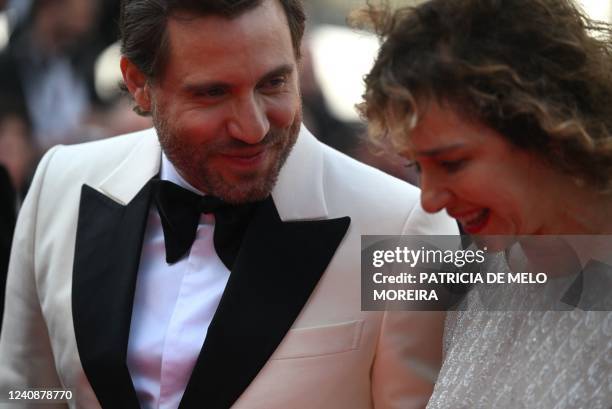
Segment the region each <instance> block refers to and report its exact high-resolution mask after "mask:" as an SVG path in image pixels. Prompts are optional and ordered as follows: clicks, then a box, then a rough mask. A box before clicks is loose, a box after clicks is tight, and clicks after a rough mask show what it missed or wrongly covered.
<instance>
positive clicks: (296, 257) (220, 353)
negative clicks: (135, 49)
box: [179, 198, 350, 409]
mask: <svg viewBox="0 0 612 409" xmlns="http://www.w3.org/2000/svg"><path fill="white" fill-rule="evenodd" d="M349 224H350V219H349V218H348V217H343V218H340V219H333V220H318V221H292V222H283V221H281V219H280V217H279V214H278V212H277V210H276V207H275V205H274V202H273V200H272V199H271V198H270V199H268V200H266V201H265V202H263V203H262V204H261V205H260V206H259V207H258V209H257V210H256V211H255V215H254V217H253V220H252V221H251V223H250V225H249V227H248V229H247V232H246V234H245V237H244V240H243V245H242V247H241V250H240V252H239V254H238V257H237V259H236V264H235V265H234V269H233V271H232V273H231V276H230V279H229V281H228V284H227V287H226V289H225V292H224V293H223V297H222V298H221V302H220V304H219V307H218V309H217V311H216V313H215V316H214V318H213V320H212V323H211V325H210V327H209V329H208V333H207V336H206V340H205V342H204V346H203V347H202V351H201V353H200V356H199V357H198V360H197V363H196V365H195V368H194V370H193V373H192V376H191V379H190V381H189V384H188V385H187V388H186V390H185V394H184V395H183V399H182V401H181V405H180V406H179V407H180V408H181V409H188V408H202V407H205V408H209V409H222V408H229V407H230V406H231V405H232V404H233V403H234V402H235V401H236V400H237V399H238V397H239V396H240V395H241V394H242V392H243V391H244V390H245V389H246V388H247V386H248V385H249V384H250V383H251V381H252V380H253V378H255V376H256V375H257V373H258V372H259V371H260V369H261V368H262V367H263V366H264V364H265V363H266V361H267V360H268V359H269V358H270V356H271V355H272V353H273V352H274V350H275V349H276V347H277V346H278V344H279V343H280V342H281V340H282V339H283V337H284V336H285V333H286V332H287V331H288V330H289V328H291V326H292V324H293V322H294V321H295V319H296V318H297V316H298V314H299V313H300V311H301V310H302V308H303V307H304V305H305V304H306V302H307V300H308V298H309V297H310V294H311V293H312V291H313V290H314V288H315V286H316V285H317V283H318V281H319V279H320V277H321V275H322V274H323V272H324V271H325V269H326V267H327V265H328V264H329V262H330V261H331V258H332V256H333V255H334V253H335V251H336V248H337V247H338V245H339V244H340V242H341V241H342V238H343V237H344V235H345V233H346V231H347V229H348V226H349Z"/></svg>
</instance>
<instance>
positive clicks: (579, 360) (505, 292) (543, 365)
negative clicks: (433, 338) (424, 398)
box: [427, 286, 612, 409]
mask: <svg viewBox="0 0 612 409" xmlns="http://www.w3.org/2000/svg"><path fill="white" fill-rule="evenodd" d="M517 289H518V290H517ZM478 290H479V289H478V287H476V288H474V289H473V290H472V291H470V293H468V296H467V297H466V299H465V300H464V303H465V305H463V309H465V310H464V311H451V312H449V313H448V315H447V320H446V325H445V336H444V352H445V354H444V356H445V357H444V364H443V366H442V369H441V372H440V374H439V376H438V381H437V383H436V386H435V389H434V393H433V395H432V398H431V400H430V402H429V404H428V406H427V409H463V408H465V409H468V408H469V409H479V408H483V409H484V408H487V409H491V408H495V409H522V408H529V409H578V408H581V409H582V408H584V409H611V408H612V370H611V369H612V313H611V312H609V311H582V310H580V309H573V310H570V311H537V310H532V311H485V310H484V309H486V308H482V305H481V302H482V300H483V297H482V291H480V294H479V291H478ZM490 291H491V290H490V289H489V290H486V292H485V297H484V298H485V299H486V298H490V297H491V296H493V295H495V296H499V297H506V298H505V299H506V300H507V301H508V302H509V303H510V304H513V303H514V304H515V305H519V304H520V305H522V306H525V305H526V304H529V303H532V304H534V305H536V304H537V303H538V299H537V298H536V296H535V294H536V293H535V292H530V291H529V288H519V287H518V286H514V287H508V286H505V287H504V286H500V287H499V288H497V289H495V290H493V291H494V292H497V294H492V293H491V292H490Z"/></svg>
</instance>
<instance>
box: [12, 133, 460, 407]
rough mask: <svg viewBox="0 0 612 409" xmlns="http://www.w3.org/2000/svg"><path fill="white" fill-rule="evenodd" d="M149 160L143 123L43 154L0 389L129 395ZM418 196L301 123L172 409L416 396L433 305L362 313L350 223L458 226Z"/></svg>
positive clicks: (126, 402)
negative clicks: (413, 309)
mask: <svg viewBox="0 0 612 409" xmlns="http://www.w3.org/2000/svg"><path fill="white" fill-rule="evenodd" d="M160 157H161V150H160V146H159V143H158V141H157V137H156V134H155V131H154V130H146V131H142V132H139V133H134V134H129V135H124V136H119V137H115V138H111V139H108V140H103V141H99V142H93V143H87V144H82V145H75V146H65V147H64V146H62V147H56V148H54V149H52V150H51V151H49V152H48V153H47V154H46V155H45V157H44V158H43V159H42V161H41V163H40V165H39V167H38V170H37V172H36V176H35V178H34V181H33V183H32V186H31V189H30V192H29V194H28V197H27V199H26V200H25V202H24V205H23V208H22V210H21V213H20V215H19V220H18V223H17V229H16V235H15V239H14V246H13V250H12V255H11V262H10V268H9V278H8V283H7V297H6V299H7V304H6V311H5V316H4V327H3V329H2V337H1V339H0V393H2V394H3V396H6V394H7V392H8V391H9V390H17V389H23V388H26V387H27V388H41V389H49V388H70V389H71V390H72V391H73V393H74V399H72V400H71V401H70V402H69V406H70V407H71V408H100V407H104V408H112V409H115V408H137V407H138V401H137V399H136V394H135V392H134V388H133V385H132V382H131V379H130V376H129V372H128V370H127V366H126V363H125V362H126V361H125V356H126V349H127V340H128V335H129V326H130V319H131V308H132V299H133V292H134V285H135V279H136V272H137V270H138V263H139V257H140V248H141V245H142V237H143V233H144V226H145V219H146V213H147V212H148V209H149V198H150V194H149V183H148V181H149V180H150V179H151V178H153V177H154V176H155V175H156V174H157V173H158V171H159V166H160ZM418 196H419V192H418V189H416V188H414V187H412V186H410V185H408V184H406V183H403V182H401V181H399V180H397V179H394V178H392V177H390V176H387V175H384V174H383V173H381V172H379V171H377V170H375V169H373V168H370V167H368V166H365V165H363V164H360V163H358V162H356V161H354V160H352V159H350V158H348V157H347V156H345V155H343V154H341V153H339V152H337V151H334V150H333V149H331V148H329V147H327V146H325V145H323V144H321V143H320V142H318V141H317V140H316V139H315V138H314V137H313V136H312V135H311V134H310V133H309V132H308V131H307V130H306V129H305V128H302V130H301V133H300V136H299V138H298V141H297V143H296V146H295V147H294V149H293V151H292V153H291V155H290V157H289V158H288V160H287V162H286V164H285V165H284V167H283V169H282V171H281V173H280V175H279V179H278V182H277V184H276V187H275V188H274V191H273V193H272V199H271V200H268V201H266V202H265V204H264V205H262V206H260V208H259V209H258V210H257V212H256V214H255V216H254V217H253V221H252V222H251V224H250V226H249V228H248V229H247V232H246V235H245V238H244V241H243V246H242V249H241V251H240V253H239V255H238V257H237V261H236V264H235V266H234V269H233V270H232V273H231V278H230V280H229V282H228V285H227V288H226V290H225V293H224V295H223V298H222V300H221V303H220V305H219V308H218V310H217V312H216V313H215V317H214V319H213V322H212V323H211V326H210V328H209V330H208V335H207V337H206V340H205V342H204V345H203V347H202V351H201V353H200V355H199V357H198V361H197V364H196V367H195V369H194V371H193V373H192V376H191V378H190V381H189V384H188V386H187V389H186V391H185V395H184V396H183V400H182V402H181V406H180V407H181V408H207V409H208V408H213V409H216V408H228V407H233V408H236V409H288V408H292V409H296V408H297V409H300V408H304V409H306V408H308V409H344V408H346V409H362V408H363V409H366V408H398V409H410V408H419V407H424V406H425V403H426V401H427V398H428V395H429V394H430V393H431V390H432V378H433V377H434V376H435V370H436V368H437V365H438V364H439V360H440V354H441V353H440V351H441V345H440V344H441V335H442V319H443V317H442V315H441V313H427V312H395V313H385V312H368V311H361V302H360V288H361V287H360V282H361V281H360V245H361V244H360V237H361V235H363V234H377V235H380V234H393V235H396V234H456V233H457V228H456V225H455V223H454V222H453V221H452V220H451V219H449V218H448V217H447V216H445V215H441V214H438V215H433V216H432V215H427V214H425V213H424V211H423V210H422V208H421V207H420V205H419V200H418ZM26 406H31V405H26ZM65 406H66V405H65V404H63V405H59V407H65ZM10 407H14V406H12V405H11V406H10ZM45 407H48V408H51V407H53V406H52V405H48V406H45Z"/></svg>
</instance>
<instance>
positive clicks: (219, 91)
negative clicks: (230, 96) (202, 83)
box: [196, 87, 227, 98]
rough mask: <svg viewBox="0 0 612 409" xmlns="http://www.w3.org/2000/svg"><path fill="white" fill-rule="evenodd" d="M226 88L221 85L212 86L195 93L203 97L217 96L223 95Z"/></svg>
mask: <svg viewBox="0 0 612 409" xmlns="http://www.w3.org/2000/svg"><path fill="white" fill-rule="evenodd" d="M226 93H227V90H226V89H225V88H223V87H213V88H208V89H204V90H201V91H198V92H197V93H196V95H197V96H198V97H203V98H219V97H222V96H224V95H225V94H226Z"/></svg>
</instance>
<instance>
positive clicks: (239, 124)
mask: <svg viewBox="0 0 612 409" xmlns="http://www.w3.org/2000/svg"><path fill="white" fill-rule="evenodd" d="M227 129H228V132H229V134H230V136H231V137H232V138H235V139H239V140H241V141H242V142H245V143H248V144H256V143H258V142H261V141H262V140H263V138H264V137H265V136H266V135H267V134H268V131H269V130H270V121H269V120H268V116H267V115H266V109H265V106H264V105H263V104H262V103H261V102H260V101H258V100H257V98H256V97H255V96H253V95H249V96H245V97H244V98H240V99H238V100H236V101H235V102H234V105H233V112H232V117H231V118H230V120H229V122H228V125H227Z"/></svg>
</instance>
